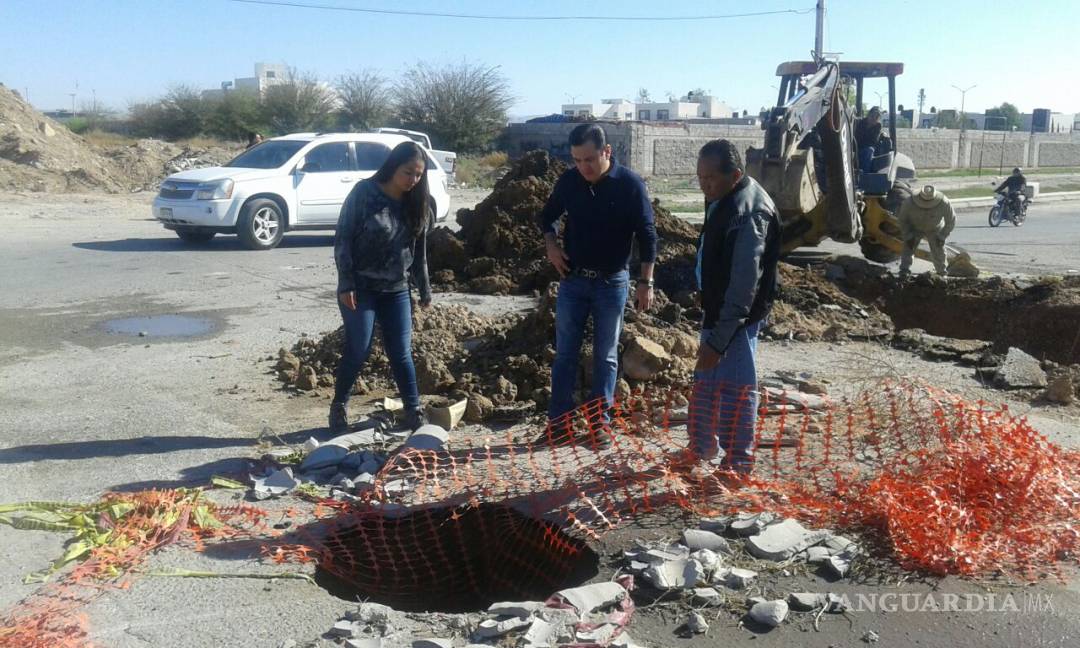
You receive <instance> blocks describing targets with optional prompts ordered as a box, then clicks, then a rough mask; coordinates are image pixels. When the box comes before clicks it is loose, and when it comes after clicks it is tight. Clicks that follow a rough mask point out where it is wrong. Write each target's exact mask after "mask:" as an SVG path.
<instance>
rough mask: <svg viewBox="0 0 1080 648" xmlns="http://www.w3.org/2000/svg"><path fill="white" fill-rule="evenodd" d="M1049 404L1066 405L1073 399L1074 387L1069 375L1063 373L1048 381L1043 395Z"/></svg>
mask: <svg viewBox="0 0 1080 648" xmlns="http://www.w3.org/2000/svg"><path fill="white" fill-rule="evenodd" d="M1043 396H1045V397H1046V400H1048V401H1050V402H1051V403H1060V404H1062V405H1068V404H1070V403H1072V402H1073V400H1074V399H1075V387H1074V386H1073V379H1072V376H1071V375H1070V374H1067V373H1064V374H1061V375H1059V376H1058V377H1057V378H1054V379H1053V380H1051V381H1050V384H1049V385H1047V387H1046V392H1045V393H1044V394H1043Z"/></svg>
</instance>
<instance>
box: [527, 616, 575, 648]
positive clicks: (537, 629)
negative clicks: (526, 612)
mask: <svg viewBox="0 0 1080 648" xmlns="http://www.w3.org/2000/svg"><path fill="white" fill-rule="evenodd" d="M567 628H568V626H566V625H563V626H561V627H560V626H558V625H556V624H554V623H548V622H547V621H544V620H543V619H534V620H533V622H532V625H530V626H529V629H528V630H527V631H526V632H525V635H524V636H523V637H522V638H521V645H522V647H523V648H550V647H551V646H554V645H555V644H556V643H557V642H558V641H559V639H560V638H562V637H564V636H566V635H567V634H568V630H567Z"/></svg>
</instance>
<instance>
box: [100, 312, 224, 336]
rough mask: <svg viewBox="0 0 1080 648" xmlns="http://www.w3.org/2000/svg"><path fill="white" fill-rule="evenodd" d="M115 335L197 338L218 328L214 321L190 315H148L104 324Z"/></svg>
mask: <svg viewBox="0 0 1080 648" xmlns="http://www.w3.org/2000/svg"><path fill="white" fill-rule="evenodd" d="M102 328H104V329H105V331H106V332H108V333H111V334H113V335H130V336H134V337H155V338H156V337H197V336H200V335H206V334H207V333H211V332H212V331H213V330H214V329H215V328H216V323H215V322H214V320H212V319H208V318H205V317H192V316H190V315H147V316H141V317H122V318H118V319H111V320H108V321H106V322H104V323H103V324H102Z"/></svg>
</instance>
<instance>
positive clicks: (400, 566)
mask: <svg viewBox="0 0 1080 648" xmlns="http://www.w3.org/2000/svg"><path fill="white" fill-rule="evenodd" d="M325 544H326V551H325V552H324V553H323V560H322V561H321V564H320V565H319V567H318V569H317V574H316V582H317V583H318V584H319V585H320V586H321V587H323V588H324V589H326V590H327V591H328V592H329V593H331V594H333V595H334V596H337V597H339V598H342V599H345V600H349V601H357V600H370V601H375V602H377V603H382V604H384V605H389V606H391V607H393V608H394V609H396V610H402V611H406V612H422V611H431V612H447V613H461V612H475V611H478V610H485V609H487V607H488V606H490V605H491V604H492V603H495V602H498V601H537V600H540V601H542V600H545V599H546V598H548V597H549V596H551V594H553V593H555V592H556V591H558V590H560V589H564V588H568V587H576V586H578V585H581V584H584V583H585V582H587V581H588V580H589V579H591V578H592V577H593V576H595V575H596V574H597V573H598V569H599V556H598V555H597V554H596V553H595V552H594V551H593V550H592V549H590V548H589V547H588V545H587V544H586V543H585V542H584V541H582V540H580V539H578V538H574V537H572V536H570V535H568V534H566V533H565V532H563V531H562V529H560V528H559V527H558V525H556V524H554V523H552V522H548V521H546V520H540V519H536V518H532V517H529V516H526V515H524V514H522V513H521V512H519V511H517V510H515V509H513V508H511V507H509V506H504V505H499V504H480V505H477V506H462V507H455V508H437V509H422V510H418V511H414V512H412V513H409V514H407V515H404V516H400V517H387V516H384V515H381V514H377V513H373V514H366V513H352V514H349V513H347V514H344V515H343V516H342V517H340V518H338V520H336V521H335V522H334V523H333V524H332V526H331V529H330V531H329V533H328V535H327V536H326V539H325Z"/></svg>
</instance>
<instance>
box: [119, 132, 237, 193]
mask: <svg viewBox="0 0 1080 648" xmlns="http://www.w3.org/2000/svg"><path fill="white" fill-rule="evenodd" d="M239 152H240V149H239V147H234V148H227V147H222V146H215V147H209V148H194V147H190V146H181V145H178V144H172V143H170V142H164V141H161V140H156V139H141V140H139V141H138V142H136V143H134V144H131V145H128V146H116V147H109V148H107V149H105V151H104V155H105V157H106V158H107V159H108V160H109V162H110V163H111V164H112V166H113V168H114V169H115V172H116V174H117V175H118V176H119V177H120V178H121V179H122V180H123V181H124V183H125V184H126V185H127V186H128V188H129V189H132V190H136V189H141V190H144V191H155V190H157V188H158V186H159V185H160V184H161V181H162V180H163V179H165V177H166V176H168V175H170V174H173V173H179V172H180V171H187V170H188V169H198V168H202V167H210V166H222V165H224V164H225V163H226V162H228V161H229V160H231V159H232V158H234V157H236V155H237V154H238V153H239Z"/></svg>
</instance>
